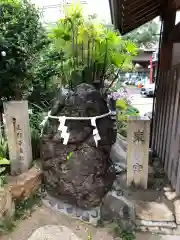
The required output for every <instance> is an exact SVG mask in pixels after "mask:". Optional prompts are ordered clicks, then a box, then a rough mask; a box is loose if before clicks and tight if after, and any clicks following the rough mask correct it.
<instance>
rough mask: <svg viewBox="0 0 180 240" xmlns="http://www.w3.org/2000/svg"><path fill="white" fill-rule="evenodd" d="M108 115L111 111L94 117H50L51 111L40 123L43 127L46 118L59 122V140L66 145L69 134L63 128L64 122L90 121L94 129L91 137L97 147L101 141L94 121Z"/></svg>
mask: <svg viewBox="0 0 180 240" xmlns="http://www.w3.org/2000/svg"><path fill="white" fill-rule="evenodd" d="M110 114H111V111H109V112H108V113H105V114H102V115H99V116H95V117H66V116H52V115H51V111H50V112H48V115H47V116H46V117H45V118H44V120H43V121H42V123H41V125H43V126H44V125H45V124H46V122H47V120H48V118H51V119H57V120H58V121H59V122H60V124H59V127H58V130H59V131H61V138H63V139H64V141H63V144H64V145H67V144H68V140H69V136H70V133H68V132H67V130H68V129H67V126H65V123H66V120H78V121H87V120H90V121H91V125H92V126H93V127H94V130H93V137H94V141H95V144H96V147H97V146H98V141H99V140H101V137H100V135H99V131H98V129H97V125H96V120H97V119H100V118H104V117H107V116H109V115H110Z"/></svg>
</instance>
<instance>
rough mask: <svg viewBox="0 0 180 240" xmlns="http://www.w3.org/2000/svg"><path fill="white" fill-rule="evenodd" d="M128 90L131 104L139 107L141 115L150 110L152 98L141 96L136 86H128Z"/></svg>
mask: <svg viewBox="0 0 180 240" xmlns="http://www.w3.org/2000/svg"><path fill="white" fill-rule="evenodd" d="M128 92H129V94H130V95H131V98H132V104H133V106H134V107H136V108H137V109H139V111H140V114H141V115H144V114H145V113H147V112H151V111H152V106H153V98H150V97H145V96H141V95H140V90H139V89H138V88H136V87H132V88H129V89H128Z"/></svg>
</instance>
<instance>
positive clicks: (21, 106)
mask: <svg viewBox="0 0 180 240" xmlns="http://www.w3.org/2000/svg"><path fill="white" fill-rule="evenodd" d="M4 114H5V126H6V134H7V139H8V147H9V156H10V161H11V174H12V175H17V174H21V173H23V172H26V171H27V170H28V169H29V167H30V166H31V163H32V149H31V135H30V129H29V115H28V102H27V101H10V102H6V103H4Z"/></svg>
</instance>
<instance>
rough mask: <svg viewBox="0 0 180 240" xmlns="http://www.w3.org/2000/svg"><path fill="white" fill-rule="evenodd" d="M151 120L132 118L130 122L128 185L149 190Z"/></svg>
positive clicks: (128, 136)
mask: <svg viewBox="0 0 180 240" xmlns="http://www.w3.org/2000/svg"><path fill="white" fill-rule="evenodd" d="M149 132H150V120H149V118H146V117H130V118H129V120H128V133H127V140H128V152H127V185H128V186H130V185H131V184H134V185H136V186H138V187H143V188H145V189H146V188H147V180H148V160H149V159H148V158H149Z"/></svg>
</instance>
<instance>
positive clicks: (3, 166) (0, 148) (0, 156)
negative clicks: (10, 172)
mask: <svg viewBox="0 0 180 240" xmlns="http://www.w3.org/2000/svg"><path fill="white" fill-rule="evenodd" d="M7 151H8V145H7V141H6V140H5V138H3V137H1V138H0V187H2V186H3V185H4V183H5V172H6V170H7V165H10V161H9V160H8V159H7V158H6V157H7Z"/></svg>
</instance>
